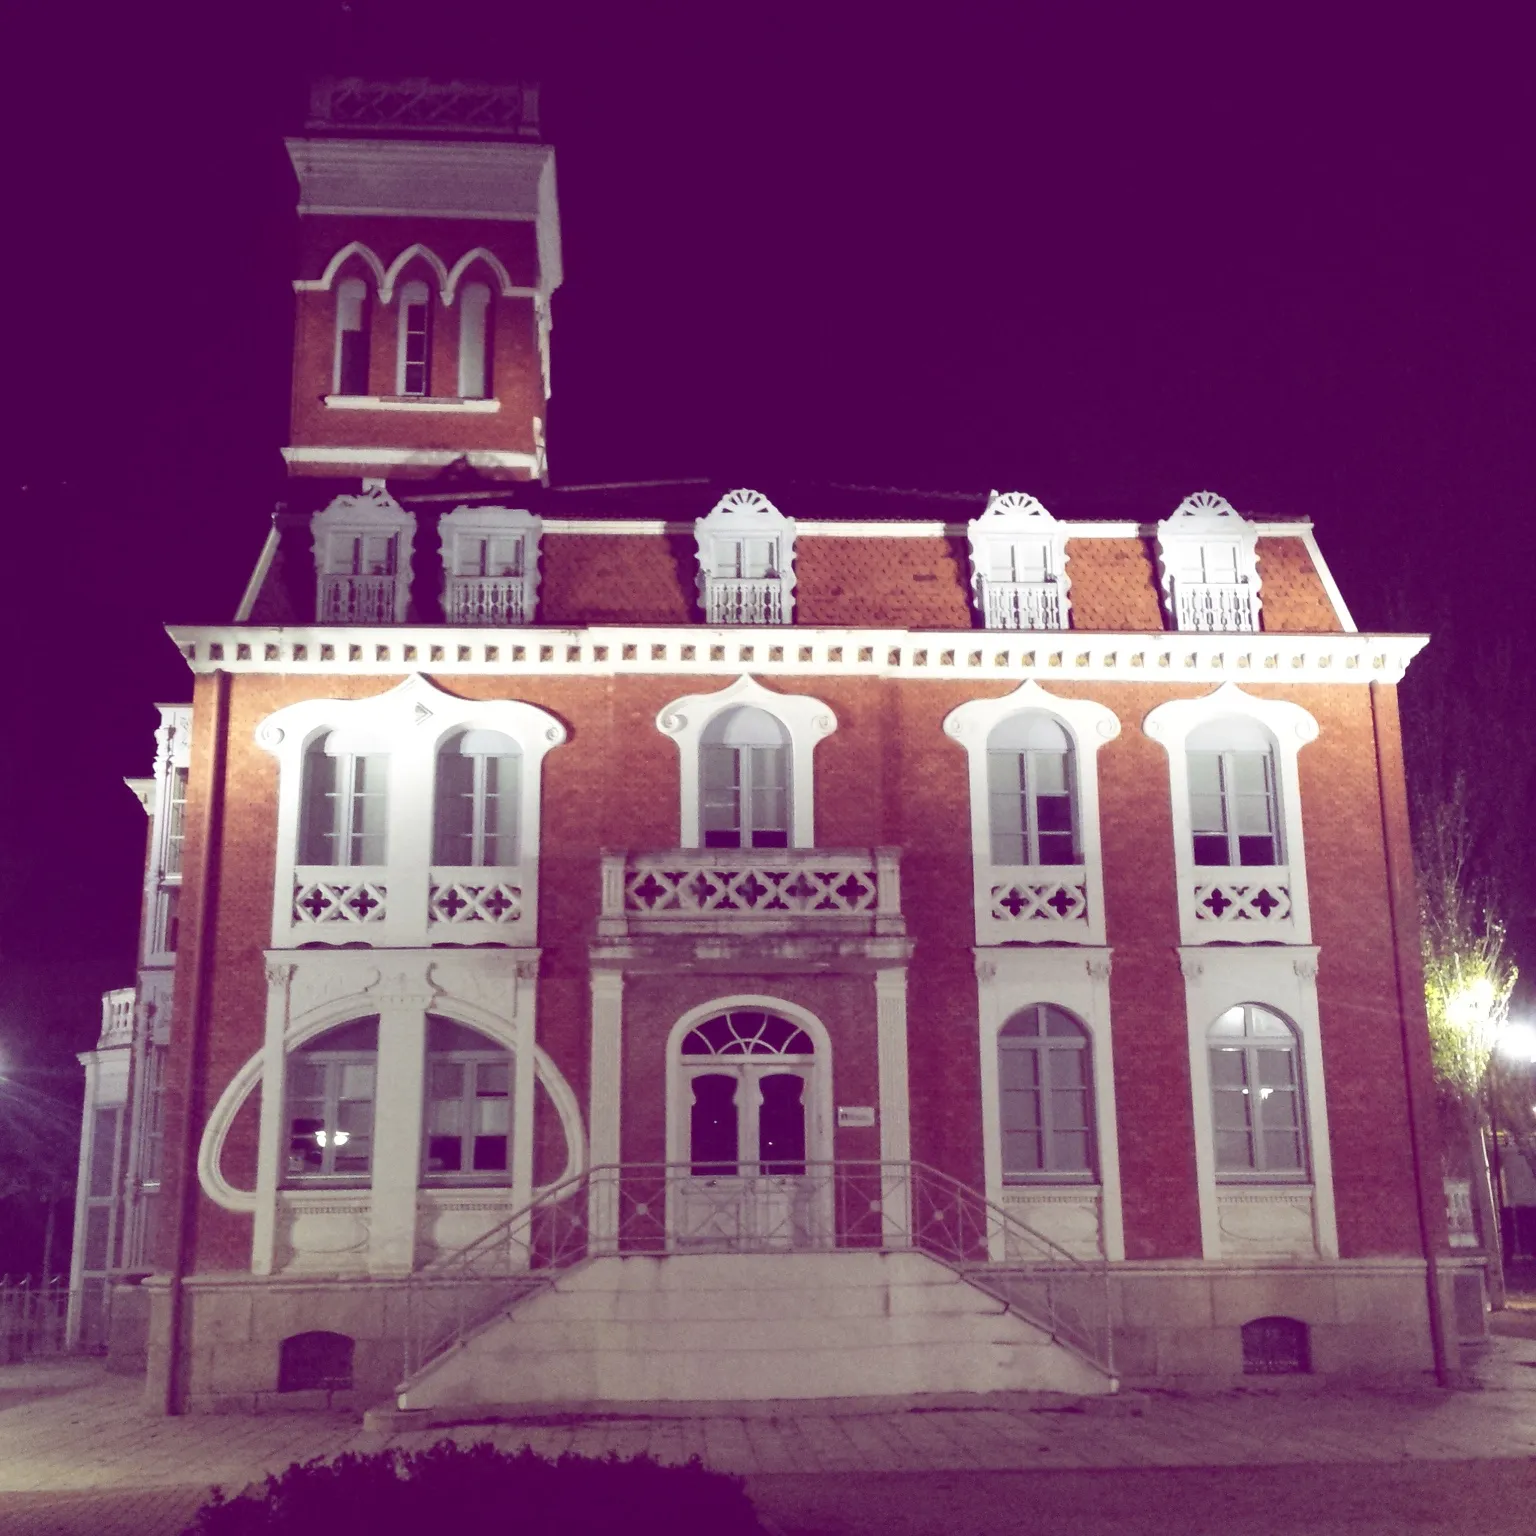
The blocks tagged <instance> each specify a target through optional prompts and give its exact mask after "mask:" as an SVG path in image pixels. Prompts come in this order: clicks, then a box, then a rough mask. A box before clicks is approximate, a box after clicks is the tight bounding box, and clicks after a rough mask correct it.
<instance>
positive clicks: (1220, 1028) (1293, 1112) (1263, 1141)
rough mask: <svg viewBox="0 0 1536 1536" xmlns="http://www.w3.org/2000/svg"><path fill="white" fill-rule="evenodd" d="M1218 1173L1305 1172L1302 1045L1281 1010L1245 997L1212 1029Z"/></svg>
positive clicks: (1293, 1175) (1284, 1175)
mask: <svg viewBox="0 0 1536 1536" xmlns="http://www.w3.org/2000/svg"><path fill="white" fill-rule="evenodd" d="M1207 1043H1208V1048H1209V1051H1210V1074H1211V1117H1212V1121H1213V1125H1214V1130H1215V1139H1216V1176H1217V1177H1218V1178H1221V1177H1223V1176H1227V1177H1232V1176H1239V1177H1240V1176H1241V1175H1243V1174H1263V1175H1265V1176H1266V1177H1269V1178H1276V1179H1299V1178H1302V1177H1304V1176H1305V1174H1306V1156H1305V1151H1304V1148H1305V1138H1304V1134H1303V1129H1304V1128H1303V1120H1302V1095H1301V1045H1300V1042H1299V1040H1298V1039H1297V1037H1296V1031H1295V1030H1294V1029H1292V1028H1291V1026H1290V1025H1289V1024H1288V1023H1287V1022H1286V1021H1285V1020H1284V1019H1282V1018H1281V1017H1280V1015H1279V1014H1277V1013H1272V1012H1270V1010H1269V1009H1267V1008H1258V1007H1255V1006H1254V1005H1252V1004H1250V1003H1243V1004H1241V1005H1240V1006H1238V1007H1236V1008H1229V1009H1228V1010H1227V1011H1226V1012H1225V1013H1224V1014H1222V1015H1221V1017H1220V1018H1219V1019H1217V1020H1216V1022H1215V1023H1214V1024H1212V1025H1211V1027H1210V1030H1209V1031H1208V1034H1207Z"/></svg>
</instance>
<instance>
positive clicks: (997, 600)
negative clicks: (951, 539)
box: [966, 491, 1072, 630]
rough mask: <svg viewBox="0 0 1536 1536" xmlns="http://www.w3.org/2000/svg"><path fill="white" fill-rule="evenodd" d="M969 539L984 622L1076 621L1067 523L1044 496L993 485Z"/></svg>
mask: <svg viewBox="0 0 1536 1536" xmlns="http://www.w3.org/2000/svg"><path fill="white" fill-rule="evenodd" d="M966 539H967V541H968V542H969V544H970V549H971V595H972V599H973V600H974V602H975V605H976V611H977V613H978V614H980V616H981V622H982V626H983V627H984V628H986V629H1031V630H1053V629H1067V628H1069V627H1070V625H1071V617H1070V615H1071V612H1072V607H1071V602H1070V600H1069V598H1068V596H1067V594H1068V591H1069V589H1070V588H1071V585H1072V582H1071V579H1070V578H1069V577H1068V575H1067V570H1066V566H1067V529H1066V528H1065V527H1064V526H1063V525H1062V524H1061V523H1058V522H1057V521H1056V519H1055V518H1054V517H1052V516H1051V514H1050V513H1049V512H1048V511H1047V510H1046V509H1045V507H1044V506H1043V505H1042V504H1041V503H1040V502H1039V501H1037V500H1036V499H1035V498H1034V497H1033V496H1029V495H1026V494H1025V493H1024V492H1023V491H1005V492H998V491H993V492H992V494H991V495H990V496H988V497H987V505H986V509H985V510H984V511H983V512H982V514H981V515H980V516H979V517H977V518H975V519H974V520H973V521H972V522H971V523H970V524H968V525H967V527H966ZM1021 558H1022V561H1023V563H1022V564H1021V563H1020V560H1021Z"/></svg>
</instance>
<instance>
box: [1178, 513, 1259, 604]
mask: <svg viewBox="0 0 1536 1536" xmlns="http://www.w3.org/2000/svg"><path fill="white" fill-rule="evenodd" d="M1258 546H1259V533H1258V529H1257V528H1255V527H1254V525H1253V524H1252V523H1251V522H1249V521H1248V519H1247V518H1245V517H1244V516H1243V515H1242V514H1241V513H1240V512H1238V511H1236V510H1235V509H1234V508H1233V506H1232V504H1231V502H1229V501H1227V500H1226V499H1225V498H1224V497H1222V496H1218V495H1216V493H1215V492H1214V491H1196V492H1195V494H1194V495H1193V496H1186V497H1185V498H1184V500H1183V501H1181V502H1180V503H1179V505H1178V506H1177V508H1175V510H1174V513H1173V515H1172V516H1171V517H1168V518H1165V519H1164V520H1163V521H1162V522H1160V523H1159V524H1158V525H1157V564H1158V575H1159V578H1160V580H1161V584H1162V591H1163V603H1164V606H1165V607H1166V609H1167V612H1168V617H1169V619H1170V621H1171V623H1172V625H1173V627H1174V628H1175V629H1179V630H1192V631H1198V632H1205V633H1214V632H1228V631H1242V630H1256V629H1257V628H1258V627H1259V608H1260V603H1259V560H1258Z"/></svg>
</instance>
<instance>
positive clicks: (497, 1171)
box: [423, 1014, 512, 1184]
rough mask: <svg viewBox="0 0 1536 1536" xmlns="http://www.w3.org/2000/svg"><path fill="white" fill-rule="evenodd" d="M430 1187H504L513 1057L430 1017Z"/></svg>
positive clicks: (474, 1033) (426, 1151) (426, 1147)
mask: <svg viewBox="0 0 1536 1536" xmlns="http://www.w3.org/2000/svg"><path fill="white" fill-rule="evenodd" d="M426 1113H427V1123H426V1135H425V1137H424V1138H423V1156H424V1159H425V1163H424V1168H423V1173H424V1176H425V1177H426V1179H427V1181H428V1182H429V1183H456V1184H462V1183H470V1184H477V1183H478V1184H504V1183H506V1181H507V1178H508V1173H507V1170H508V1169H509V1168H510V1167H511V1160H510V1157H509V1150H510V1148H511V1144H512V1141H511V1138H512V1054H511V1052H510V1051H507V1050H505V1049H504V1048H503V1047H501V1046H499V1045H497V1043H496V1042H495V1041H494V1040H492V1039H491V1038H490V1036H488V1035H482V1034H481V1033H480V1032H479V1030H475V1029H469V1028H467V1027H466V1026H465V1025H463V1024H456V1023H454V1021H453V1020H452V1019H443V1018H439V1017H437V1016H436V1015H435V1014H429V1015H428V1017H427V1111H426Z"/></svg>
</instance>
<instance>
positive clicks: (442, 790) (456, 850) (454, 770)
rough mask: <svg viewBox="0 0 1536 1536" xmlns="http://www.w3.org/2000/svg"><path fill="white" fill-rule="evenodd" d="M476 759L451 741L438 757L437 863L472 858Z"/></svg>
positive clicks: (456, 863)
mask: <svg viewBox="0 0 1536 1536" xmlns="http://www.w3.org/2000/svg"><path fill="white" fill-rule="evenodd" d="M474 794H475V762H474V759H473V758H471V757H465V756H464V755H463V754H462V753H460V752H457V751H455V750H454V748H453V744H451V743H450V745H449V746H448V747H446V748H445V749H444V750H443V751H441V752H439V753H438V757H437V810H436V820H437V826H436V837H435V842H436V847H435V849H434V850H433V855H432V857H433V859H434V861H435V862H436V863H438V864H447V865H465V864H469V863H471V862H472V857H471V855H472V851H473V847H474V831H475V816H474Z"/></svg>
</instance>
